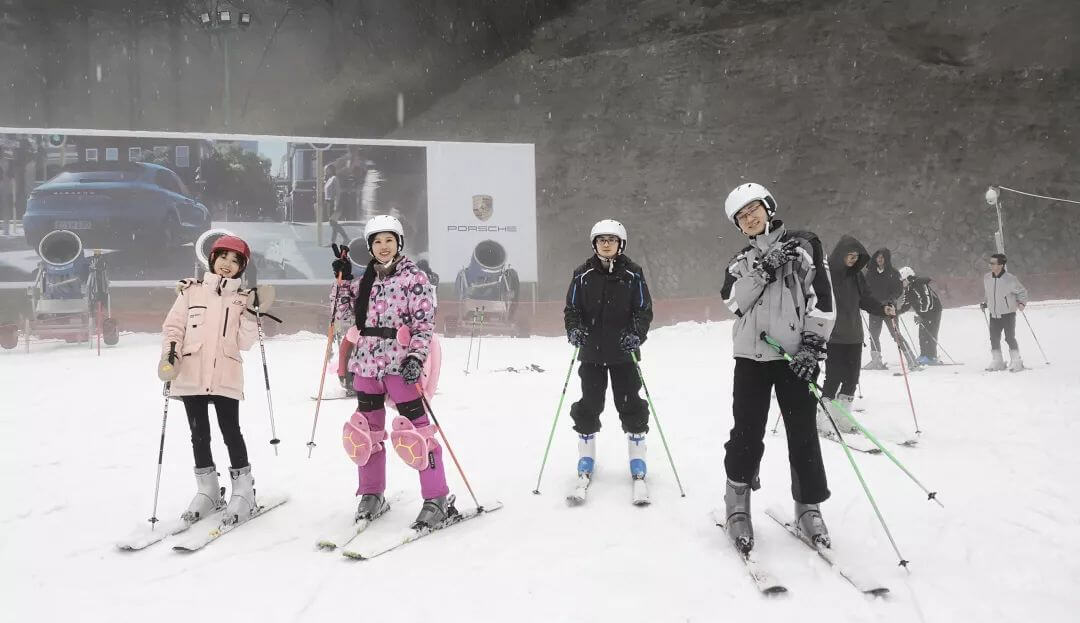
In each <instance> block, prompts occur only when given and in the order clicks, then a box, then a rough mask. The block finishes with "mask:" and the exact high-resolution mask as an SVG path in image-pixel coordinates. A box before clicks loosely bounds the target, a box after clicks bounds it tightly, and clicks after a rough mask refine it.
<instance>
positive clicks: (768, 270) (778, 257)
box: [758, 238, 799, 281]
mask: <svg viewBox="0 0 1080 623" xmlns="http://www.w3.org/2000/svg"><path fill="white" fill-rule="evenodd" d="M798 248H799V241H798V240H796V239H795V238H792V239H791V240H788V241H787V242H785V243H784V244H782V245H780V246H779V247H776V248H775V249H772V250H771V251H769V252H768V253H766V254H765V256H764V257H762V258H761V261H760V262H758V267H759V268H760V269H761V270H762V272H763V273H764V275H765V278H766V279H768V280H769V281H775V280H776V271H777V270H779V269H780V268H781V267H783V266H784V265H785V264H787V263H788V262H793V261H795V260H797V259H799V251H798Z"/></svg>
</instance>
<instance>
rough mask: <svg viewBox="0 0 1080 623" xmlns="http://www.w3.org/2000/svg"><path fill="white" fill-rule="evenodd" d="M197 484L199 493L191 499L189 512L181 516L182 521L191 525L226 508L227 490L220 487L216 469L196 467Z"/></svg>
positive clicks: (212, 467)
mask: <svg viewBox="0 0 1080 623" xmlns="http://www.w3.org/2000/svg"><path fill="white" fill-rule="evenodd" d="M195 484H196V486H197V487H198V491H196V493H195V497H194V498H192V499H191V504H188V507H187V510H186V511H184V512H183V514H181V515H180V519H183V520H184V521H187V522H189V523H194V522H196V521H199V520H200V519H205V518H206V517H208V516H209V515H211V514H212V513H215V512H217V511H219V510H221V509H223V508H225V488H224V487H219V486H218V473H217V468H216V467H214V466H213V465H211V466H210V467H196V468H195Z"/></svg>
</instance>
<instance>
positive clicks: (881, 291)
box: [863, 247, 915, 370]
mask: <svg viewBox="0 0 1080 623" xmlns="http://www.w3.org/2000/svg"><path fill="white" fill-rule="evenodd" d="M866 285H867V286H869V288H870V295H871V296H873V297H874V298H875V299H877V300H879V301H881V302H883V303H887V302H893V301H895V300H896V299H897V298H899V297H900V294H901V293H902V292H903V291H904V287H903V284H901V283H900V273H899V272H898V271H897V270H896V269H895V268H893V265H892V252H891V251H889V250H888V249H886V248H885V247H882V248H880V249H878V250H877V251H875V252H874V258H873V261H872V262H870V265H869V266H867V268H866ZM883 322H884V323H885V326H886V327H888V329H889V335H890V336H892V339H893V341H894V342H896V343H897V344H898V345H899V346H900V350H901V351H902V352H903V353H904V356H905V357H906V358H907V362H908V367H909V368H913V367H915V353H913V352H912V350H911V347H910V346H909V345H908V343H907V341H906V340H904V338H903V336H901V335H900V334H899V333H898V332H897V330H898V328H897V327H896V326H894V324H895V321H894V320H889V321H888V322H886V319H885V318H883V317H882V316H875V315H873V314H871V315H870V322H869V329H870V363H868V364H866V365H865V366H863V370H887V369H888V366H887V365H885V362H884V361H882V359H881V341H880V339H879V338H880V337H881V325H882V323H883Z"/></svg>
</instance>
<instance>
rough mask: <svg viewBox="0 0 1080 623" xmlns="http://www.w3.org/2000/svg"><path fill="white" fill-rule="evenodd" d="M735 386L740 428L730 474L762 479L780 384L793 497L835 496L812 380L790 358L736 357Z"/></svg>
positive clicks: (730, 445) (729, 455)
mask: <svg viewBox="0 0 1080 623" xmlns="http://www.w3.org/2000/svg"><path fill="white" fill-rule="evenodd" d="M733 387H734V391H733V395H734V402H733V404H732V409H731V410H732V415H733V416H734V418H735V426H734V427H732V429H731V436H730V438H729V439H728V442H727V443H726V444H724V450H725V452H726V454H725V456H724V469H725V470H726V471H727V477H728V478H729V479H731V480H733V481H735V482H742V483H752V482H754V480H755V479H756V478H757V475H758V468H759V467H760V465H761V457H762V455H763V454H764V453H765V444H764V443H763V440H764V439H765V429H766V428H768V423H769V422H768V419H769V404H770V403H771V402H772V390H773V389H774V388H775V389H776V401H777V402H778V403H780V413H781V415H782V416H783V418H784V430H785V431H786V432H787V443H788V464H789V465H790V469H791V497H792V498H794V499H795V501H796V502H802V503H803V504H817V503H819V502H824V501H825V500H827V499H829V487H828V483H826V481H825V465H824V464H823V463H822V461H821V446H820V445H819V443H818V441H819V440H818V432H817V423H816V420H815V413H816V411H817V400H816V399H815V398H814V395H813V394H811V393H810V390H809V388H807V386H806V381H803V380H800V379H799V378H798V377H796V376H795V373H793V372H792V371H791V369H790V368H789V367H788V364H787V362H786V361H784V360H779V361H753V360H751V359H746V358H743V357H736V358H735V380H734V383H733Z"/></svg>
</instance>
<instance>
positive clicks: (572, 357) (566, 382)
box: [533, 346, 580, 495]
mask: <svg viewBox="0 0 1080 623" xmlns="http://www.w3.org/2000/svg"><path fill="white" fill-rule="evenodd" d="M579 349H580V347H578V346H575V347H574V354H573V355H570V367H569V368H567V369H566V380H564V381H563V384H562V394H560V395H559V406H558V407H556V408H555V419H554V420H553V421H552V422H551V433H550V434H549V435H548V440H547V446H545V447H544V460H543V461H541V462H540V473H539V474H537V475H536V488H535V489H533V493H534V494H535V495H540V479H541V478H543V477H544V466H545V465H547V459H548V451H549V450H551V440H552V439H554V438H555V425H556V424H558V423H559V413H560V412H562V405H563V400H565V399H566V388H567V386H568V385H570V373H571V372H573V371H574V361H576V360H577V356H578V350H579Z"/></svg>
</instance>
